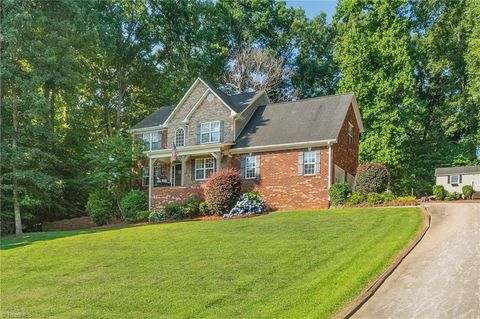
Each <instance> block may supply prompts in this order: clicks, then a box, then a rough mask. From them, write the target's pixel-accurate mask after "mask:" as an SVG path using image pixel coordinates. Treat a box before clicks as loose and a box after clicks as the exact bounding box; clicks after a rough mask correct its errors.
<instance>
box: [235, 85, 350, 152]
mask: <svg viewBox="0 0 480 319" xmlns="http://www.w3.org/2000/svg"><path fill="white" fill-rule="evenodd" d="M353 96H354V95H353V93H347V94H339V95H330V96H322V97H317V98H311V99H305V100H300V101H294V102H285V103H277V104H269V105H265V106H260V107H258V109H257V110H256V111H255V113H254V114H253V116H252V118H251V119H250V121H249V122H248V124H247V125H246V126H245V128H244V129H243V131H242V132H241V133H240V136H239V137H238V139H237V140H236V142H235V146H234V148H243V147H254V146H266V145H278V144H288V143H302V142H310V141H321V140H329V139H336V138H337V136H338V133H339V132H340V128H341V127H342V124H343V121H344V119H345V116H346V114H347V111H348V107H349V106H350V104H351V103H352V99H353Z"/></svg>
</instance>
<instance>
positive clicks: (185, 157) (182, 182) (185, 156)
mask: <svg viewBox="0 0 480 319" xmlns="http://www.w3.org/2000/svg"><path fill="white" fill-rule="evenodd" d="M189 158H190V156H189V155H184V156H182V181H181V185H182V186H184V185H185V170H186V169H187V160H188V159H189Z"/></svg>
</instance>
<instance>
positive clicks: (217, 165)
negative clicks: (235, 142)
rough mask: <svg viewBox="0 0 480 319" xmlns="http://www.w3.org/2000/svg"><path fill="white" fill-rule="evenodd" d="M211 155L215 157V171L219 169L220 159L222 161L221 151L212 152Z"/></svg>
mask: <svg viewBox="0 0 480 319" xmlns="http://www.w3.org/2000/svg"><path fill="white" fill-rule="evenodd" d="M212 156H213V157H215V161H216V163H215V167H216V171H218V170H220V165H221V161H222V153H221V152H215V153H212Z"/></svg>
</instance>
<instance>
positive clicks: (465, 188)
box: [462, 185, 473, 199]
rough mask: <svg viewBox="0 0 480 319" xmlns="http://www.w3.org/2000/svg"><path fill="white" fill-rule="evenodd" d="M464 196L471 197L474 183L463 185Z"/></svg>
mask: <svg viewBox="0 0 480 319" xmlns="http://www.w3.org/2000/svg"><path fill="white" fill-rule="evenodd" d="M462 193H463V198H465V199H469V198H470V197H472V195H473V187H472V185H465V186H463V187H462Z"/></svg>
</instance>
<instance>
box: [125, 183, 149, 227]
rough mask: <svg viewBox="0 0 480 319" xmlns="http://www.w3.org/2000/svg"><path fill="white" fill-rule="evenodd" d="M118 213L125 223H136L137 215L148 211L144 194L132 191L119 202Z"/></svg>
mask: <svg viewBox="0 0 480 319" xmlns="http://www.w3.org/2000/svg"><path fill="white" fill-rule="evenodd" d="M119 206H120V212H121V213H122V216H123V219H124V220H125V221H126V222H127V223H135V222H137V213H138V212H140V211H146V210H147V209H148V201H147V196H145V193H144V192H142V191H139V190H132V191H130V192H129V193H127V195H125V196H124V197H123V198H122V200H121V201H120V205H119Z"/></svg>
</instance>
